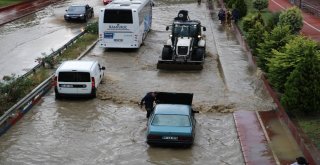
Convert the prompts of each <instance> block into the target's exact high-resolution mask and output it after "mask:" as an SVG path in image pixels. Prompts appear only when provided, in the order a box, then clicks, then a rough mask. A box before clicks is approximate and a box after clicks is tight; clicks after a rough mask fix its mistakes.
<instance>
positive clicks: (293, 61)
mask: <svg viewBox="0 0 320 165" xmlns="http://www.w3.org/2000/svg"><path fill="white" fill-rule="evenodd" d="M316 50H317V43H316V42H315V41H313V40H311V39H308V38H306V37H303V36H296V37H294V39H292V40H290V41H289V42H288V43H287V44H286V45H285V46H284V47H283V49H281V50H279V51H277V50H273V51H272V52H273V55H272V58H270V60H269V63H268V64H267V67H268V73H267V76H268V79H269V81H270V83H271V84H272V85H273V86H274V87H275V88H276V89H277V90H278V91H279V92H281V93H283V92H284V84H285V83H286V81H287V79H288V77H289V75H290V74H291V72H292V71H293V70H294V69H295V68H296V66H297V64H298V63H299V62H300V61H301V60H303V59H304V58H305V56H306V54H307V53H308V52H309V51H312V52H315V51H316Z"/></svg>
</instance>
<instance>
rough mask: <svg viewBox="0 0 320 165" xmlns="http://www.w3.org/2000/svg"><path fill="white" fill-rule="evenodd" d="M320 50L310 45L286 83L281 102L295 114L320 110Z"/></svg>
mask: <svg viewBox="0 0 320 165" xmlns="http://www.w3.org/2000/svg"><path fill="white" fill-rule="evenodd" d="M317 56H319V52H317V51H315V50H314V49H313V48H312V47H309V49H308V50H306V52H305V58H304V59H302V60H301V61H299V63H298V64H297V66H296V68H295V69H294V71H293V72H292V73H291V74H290V76H289V78H288V81H287V82H286V83H285V92H284V95H283V97H282V98H281V102H282V104H283V105H285V107H286V108H287V109H288V110H289V111H293V112H294V113H295V114H299V113H303V114H311V113H314V112H320V109H319V107H320V74H319V73H320V60H319V58H318V57H317Z"/></svg>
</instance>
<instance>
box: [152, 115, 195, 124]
mask: <svg viewBox="0 0 320 165" xmlns="http://www.w3.org/2000/svg"><path fill="white" fill-rule="evenodd" d="M151 125H154V126H176V127H189V126H191V123H190V119H189V116H187V115H171V114H170V115H164V114H157V115H155V117H154V118H153V120H152V122H151Z"/></svg>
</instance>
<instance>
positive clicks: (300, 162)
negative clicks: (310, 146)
mask: <svg viewBox="0 0 320 165" xmlns="http://www.w3.org/2000/svg"><path fill="white" fill-rule="evenodd" d="M308 164H309V163H308V162H307V160H306V159H305V158H304V157H302V156H301V157H297V158H296V162H294V163H292V164H291V165H308Z"/></svg>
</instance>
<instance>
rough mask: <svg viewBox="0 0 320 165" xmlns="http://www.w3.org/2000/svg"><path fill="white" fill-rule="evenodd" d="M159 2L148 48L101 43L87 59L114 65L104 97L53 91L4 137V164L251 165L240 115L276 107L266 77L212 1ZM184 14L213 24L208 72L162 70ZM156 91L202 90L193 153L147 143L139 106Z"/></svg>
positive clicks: (197, 99) (1, 153) (208, 34)
mask: <svg viewBox="0 0 320 165" xmlns="http://www.w3.org/2000/svg"><path fill="white" fill-rule="evenodd" d="M155 2H156V5H155V7H154V8H153V24H152V31H151V32H150V33H149V34H148V36H147V39H146V40H145V42H144V45H143V46H142V47H141V48H140V49H138V50H104V49H102V48H99V47H98V46H96V47H94V48H93V49H92V51H91V52H89V53H88V55H87V56H85V57H84V60H98V61H100V62H101V63H102V64H103V65H104V66H105V67H106V70H105V78H104V80H103V84H102V85H101V86H100V87H99V89H98V90H99V91H98V97H97V98H96V99H92V100H68V99H66V100H55V99H54V93H53V91H50V92H49V93H48V94H47V95H46V96H45V97H43V99H42V100H41V102H40V103H39V104H38V105H37V106H36V107H34V108H33V109H32V110H31V111H30V112H29V113H28V114H26V115H25V116H24V118H23V119H21V120H20V121H19V122H18V123H17V124H16V125H15V126H14V127H13V128H11V129H10V130H9V131H8V132H7V133H6V134H4V135H3V136H2V137H1V141H0V146H1V147H0V164H43V163H44V162H45V164H137V165H140V164H157V165H162V164H172V165H180V164H181V165H189V164H190V165H191V164H195V165H197V164H199V165H200V164H201V165H203V164H219V165H235V164H236V165H241V164H244V159H243V155H242V152H241V148H240V143H239V139H238V135H237V132H236V128H235V124H234V119H233V114H232V112H234V111H237V110H250V111H255V110H270V109H272V108H273V106H274V105H273V103H272V101H270V100H271V99H270V98H268V97H266V96H265V95H264V92H263V89H261V88H262V83H261V82H260V81H259V74H257V73H255V72H252V71H249V67H248V63H247V59H246V58H245V57H246V56H245V52H243V51H242V48H241V46H240V45H239V44H238V43H237V41H236V39H235V37H234V36H233V34H232V32H231V31H228V29H225V28H224V27H223V26H221V25H219V23H218V21H217V19H216V18H214V19H213V20H212V18H211V16H210V14H209V11H208V9H207V7H206V3H204V2H203V3H202V4H201V5H200V6H199V5H197V4H196V3H195V1H191V0H190V1H188V0H185V1H173V2H179V3H172V4H170V3H169V2H172V1H168V0H158V1H155ZM182 9H187V10H188V11H189V17H190V18H191V19H198V20H201V23H202V25H203V26H206V27H207V31H206V32H204V33H205V34H206V41H207V48H206V51H207V57H206V59H205V65H204V69H203V70H202V71H162V70H158V69H156V63H157V60H158V59H159V56H160V55H161V51H162V47H163V44H164V43H165V42H166V40H167V39H168V36H169V32H167V31H165V27H166V25H169V24H170V22H171V21H172V19H173V18H174V17H176V15H177V13H178V11H179V10H182ZM217 10H218V8H214V11H215V12H216V11H217ZM220 65H222V67H220ZM149 91H166V92H188V93H194V101H193V105H194V107H195V109H196V110H198V111H200V113H199V114H196V120H197V126H196V137H195V143H194V145H193V146H192V147H191V148H183V149H179V148H159V147H149V146H148V145H147V144H146V142H145V131H146V122H147V119H146V118H145V114H146V112H145V111H144V109H140V107H139V106H138V105H137V104H138V102H139V101H140V99H141V97H143V96H144V94H145V93H146V92H149Z"/></svg>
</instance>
